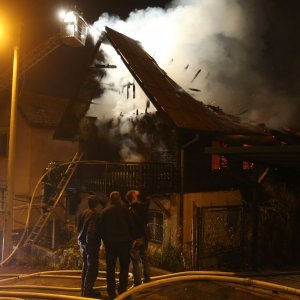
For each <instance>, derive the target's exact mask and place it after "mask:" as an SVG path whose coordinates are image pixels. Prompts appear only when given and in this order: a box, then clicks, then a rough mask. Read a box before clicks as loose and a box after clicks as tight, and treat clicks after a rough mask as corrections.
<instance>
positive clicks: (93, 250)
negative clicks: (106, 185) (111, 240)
mask: <svg viewBox="0 0 300 300" xmlns="http://www.w3.org/2000/svg"><path fill="white" fill-rule="evenodd" d="M98 205H99V201H98V199H97V197H96V196H95V195H91V196H89V197H88V206H89V207H88V208H87V209H85V210H84V211H83V212H82V213H80V214H79V216H78V225H77V232H78V244H79V247H80V252H81V255H82V259H83V266H82V275H81V296H85V297H98V296H100V293H99V292H96V291H94V290H93V287H94V284H95V281H96V278H97V275H98V267H99V248H100V245H101V236H100V227H99V226H100V213H99V211H98V210H97V209H98Z"/></svg>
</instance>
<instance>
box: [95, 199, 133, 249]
mask: <svg viewBox="0 0 300 300" xmlns="http://www.w3.org/2000/svg"><path fill="white" fill-rule="evenodd" d="M100 228H101V236H102V239H103V242H104V244H107V243H115V242H131V241H132V240H133V236H134V232H133V230H134V225H133V223H132V219H131V217H130V215H129V211H128V209H127V208H126V207H125V206H124V205H122V204H109V205H108V206H107V207H106V208H105V209H104V210H103V211H102V214H101V221H100Z"/></svg>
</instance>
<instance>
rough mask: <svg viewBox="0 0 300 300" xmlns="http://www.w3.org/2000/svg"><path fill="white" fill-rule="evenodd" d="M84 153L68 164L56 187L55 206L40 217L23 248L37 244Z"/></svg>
mask: <svg viewBox="0 0 300 300" xmlns="http://www.w3.org/2000/svg"><path fill="white" fill-rule="evenodd" d="M82 156H83V153H79V152H77V153H76V154H75V155H74V157H73V159H72V161H71V162H70V163H69V164H68V166H67V168H66V170H65V172H64V173H63V174H61V176H60V180H59V182H58V184H57V186H56V193H55V195H54V197H53V204H52V205H51V206H49V208H48V210H47V211H45V212H44V213H43V214H41V215H40V217H39V219H38V220H37V222H36V223H35V225H34V226H33V229H32V230H31V232H30V233H29V235H28V236H27V238H26V239H25V241H24V243H23V246H28V245H30V244H34V243H36V242H37V240H38V238H39V236H40V234H41V232H42V230H43V228H44V227H45V225H46V224H47V221H48V220H49V218H50V217H51V216H52V215H53V213H54V211H55V208H56V207H57V206H58V204H59V203H60V200H61V198H62V196H63V194H64V191H65V189H66V188H67V186H68V184H69V182H70V180H71V178H72V176H73V174H74V172H75V171H76V168H77V166H78V163H79V161H80V160H81V158H82Z"/></svg>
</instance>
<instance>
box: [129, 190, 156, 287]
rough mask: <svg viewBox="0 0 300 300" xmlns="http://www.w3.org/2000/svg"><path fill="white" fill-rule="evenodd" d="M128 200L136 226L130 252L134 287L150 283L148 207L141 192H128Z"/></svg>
mask: <svg viewBox="0 0 300 300" xmlns="http://www.w3.org/2000/svg"><path fill="white" fill-rule="evenodd" d="M126 198H127V200H128V201H129V203H130V208H129V211H130V213H131V216H132V219H133V222H134V226H135V231H134V232H135V237H134V238H135V242H134V244H133V246H132V248H131V250H130V259H131V262H132V273H133V286H137V285H140V284H141V283H142V282H143V283H146V282H149V281H150V271H149V263H148V258H147V249H148V234H147V223H148V222H147V221H148V205H147V204H146V203H144V202H142V201H141V200H140V192H139V191H137V190H131V191H128V192H127V193H126ZM142 277H143V281H142Z"/></svg>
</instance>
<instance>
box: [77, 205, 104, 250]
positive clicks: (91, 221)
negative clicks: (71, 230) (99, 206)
mask: <svg viewBox="0 0 300 300" xmlns="http://www.w3.org/2000/svg"><path fill="white" fill-rule="evenodd" d="M77 232H78V243H80V244H82V245H85V246H95V247H99V246H100V245H101V236H100V214H99V213H98V212H97V211H96V210H95V209H90V208H87V209H85V210H84V211H83V212H82V213H80V214H79V216H78V225H77Z"/></svg>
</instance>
